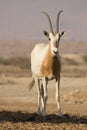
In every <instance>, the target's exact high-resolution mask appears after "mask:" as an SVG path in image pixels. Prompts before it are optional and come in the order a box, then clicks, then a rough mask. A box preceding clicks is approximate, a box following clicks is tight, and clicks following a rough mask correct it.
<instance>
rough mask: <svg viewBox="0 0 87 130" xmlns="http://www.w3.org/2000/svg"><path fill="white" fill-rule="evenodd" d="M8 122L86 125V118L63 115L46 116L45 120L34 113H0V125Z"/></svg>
mask: <svg viewBox="0 0 87 130" xmlns="http://www.w3.org/2000/svg"><path fill="white" fill-rule="evenodd" d="M4 121H9V122H13V123H18V122H34V123H45V122H46V123H53V124H58V123H59V124H60V123H72V124H77V123H78V124H87V116H76V115H68V114H64V116H63V117H62V118H60V117H58V116H57V115H55V114H50V115H47V116H46V117H45V118H43V117H42V116H38V115H36V114H34V113H23V112H21V111H17V112H12V111H0V123H2V122H4Z"/></svg>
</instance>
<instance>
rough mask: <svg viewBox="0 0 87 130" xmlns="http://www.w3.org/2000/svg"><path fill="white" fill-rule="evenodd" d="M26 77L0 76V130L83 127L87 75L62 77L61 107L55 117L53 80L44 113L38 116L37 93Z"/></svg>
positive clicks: (86, 118)
mask: <svg viewBox="0 0 87 130" xmlns="http://www.w3.org/2000/svg"><path fill="white" fill-rule="evenodd" d="M29 81H30V78H29V77H28V76H24V77H21V76H19V77H15V76H11V75H10V76H6V75H1V76H0V130H50V129H52V130H86V129H87V77H62V78H61V88H60V93H61V108H62V113H63V117H62V118H59V117H58V116H57V106H56V101H55V84H54V81H51V82H49V85H48V95H49V97H48V102H47V116H46V117H45V118H43V117H42V116H37V115H36V114H35V111H36V109H37V92H36V88H35V87H34V88H33V89H32V90H31V91H29V89H28V84H29Z"/></svg>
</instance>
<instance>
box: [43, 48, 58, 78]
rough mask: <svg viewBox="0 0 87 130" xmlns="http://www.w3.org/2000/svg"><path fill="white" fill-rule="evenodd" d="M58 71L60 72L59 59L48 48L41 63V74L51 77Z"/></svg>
mask: <svg viewBox="0 0 87 130" xmlns="http://www.w3.org/2000/svg"><path fill="white" fill-rule="evenodd" d="M58 73H60V60H59V59H58V56H55V57H54V56H52V55H51V52H50V50H48V53H47V54H46V55H45V57H44V59H43V61H42V64H41V76H42V77H44V76H45V77H48V78H49V79H51V78H53V77H55V76H57V75H58Z"/></svg>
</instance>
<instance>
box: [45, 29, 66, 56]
mask: <svg viewBox="0 0 87 130" xmlns="http://www.w3.org/2000/svg"><path fill="white" fill-rule="evenodd" d="M44 34H45V35H46V36H47V37H48V39H49V44H50V50H51V53H52V55H54V56H55V55H57V54H58V47H59V41H60V38H61V36H62V35H63V34H64V32H62V33H61V34H58V33H55V34H54V33H51V32H50V33H48V32H46V31H44Z"/></svg>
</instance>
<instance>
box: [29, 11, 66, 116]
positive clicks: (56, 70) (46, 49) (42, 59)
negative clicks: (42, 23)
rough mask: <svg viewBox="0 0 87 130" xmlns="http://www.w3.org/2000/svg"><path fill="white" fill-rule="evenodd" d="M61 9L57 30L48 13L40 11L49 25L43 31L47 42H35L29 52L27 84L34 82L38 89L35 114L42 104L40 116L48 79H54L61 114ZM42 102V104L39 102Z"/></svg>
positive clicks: (44, 108)
mask: <svg viewBox="0 0 87 130" xmlns="http://www.w3.org/2000/svg"><path fill="white" fill-rule="evenodd" d="M61 12H63V11H59V13H58V15H57V30H56V33H54V32H53V27H52V23H51V20H50V17H49V15H48V13H46V12H42V13H43V14H45V15H46V17H47V18H48V21H49V25H50V29H51V31H50V33H48V32H47V31H43V32H44V34H45V36H47V37H48V40H49V42H48V44H44V43H40V44H37V45H36V46H35V47H34V49H33V50H32V52H31V70H32V80H31V82H30V84H29V88H30V89H31V88H32V87H33V85H34V84H36V86H37V90H38V110H37V114H41V110H40V109H41V105H42V116H46V103H47V99H48V92H47V84H48V81H49V80H53V79H55V85H56V101H57V107H58V116H62V113H61V107H60V91H59V87H60V71H61V58H60V55H59V50H58V49H59V42H60V38H61V37H62V35H63V34H64V31H63V32H62V33H59V16H60V13H61ZM41 103H42V104H41Z"/></svg>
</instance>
